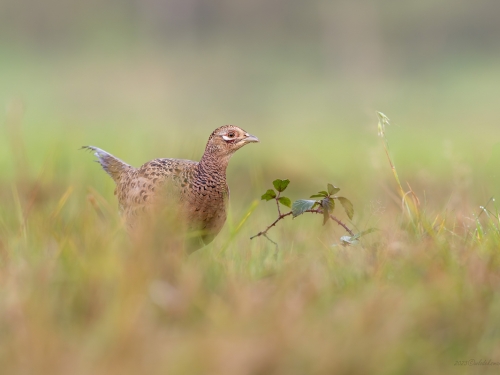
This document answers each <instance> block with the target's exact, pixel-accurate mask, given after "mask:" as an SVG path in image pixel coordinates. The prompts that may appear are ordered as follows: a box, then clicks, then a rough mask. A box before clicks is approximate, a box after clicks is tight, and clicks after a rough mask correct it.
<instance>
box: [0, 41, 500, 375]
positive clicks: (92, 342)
mask: <svg viewBox="0 0 500 375" xmlns="http://www.w3.org/2000/svg"><path fill="white" fill-rule="evenodd" d="M187 53H188V52H186V51H182V50H178V51H175V52H171V53H169V54H162V53H161V52H158V51H152V50H147V49H146V50H137V51H135V53H134V54H133V55H126V56H125V55H123V54H122V53H120V52H116V51H112V52H109V50H108V49H107V48H104V47H103V49H102V50H101V51H99V53H95V54H94V55H93V56H97V55H98V56H99V59H97V60H96V59H93V58H91V57H88V56H76V57H72V58H71V59H69V58H67V57H66V58H61V57H57V56H56V57H53V56H52V57H49V56H38V55H37V56H30V55H29V54H28V55H23V56H22V58H19V59H18V60H16V59H14V58H11V57H10V58H7V57H8V55H9V54H8V53H4V56H3V57H6V58H4V59H2V69H1V70H0V81H1V82H4V83H5V85H3V86H2V87H0V103H1V104H2V106H3V108H4V109H3V112H2V115H1V124H2V129H1V134H2V137H1V138H0V199H1V206H0V285H1V287H0V296H1V297H0V368H1V369H2V370H1V371H0V372H1V373H2V374H138V373H142V374H217V375H225V374H228V375H239V374H241V375H245V374H283V375H292V374H301V375H302V374H335V373H350V374H422V373H425V374H447V373H450V374H462V373H478V374H479V373H481V374H484V373H498V370H499V369H500V344H499V342H500V320H499V319H498V318H499V316H500V293H499V290H500V255H499V245H500V217H499V213H498V211H497V207H498V203H497V201H498V193H499V192H500V190H499V189H500V179H499V177H500V174H499V172H498V170H499V166H500V153H499V148H498V143H497V142H498V141H499V131H498V124H499V122H498V120H499V116H498V95H495V94H498V85H497V83H498V82H499V79H500V73H499V70H498V68H497V66H496V65H495V64H494V63H493V62H492V60H480V61H479V60H467V59H462V60H458V61H460V63H456V61H457V60H453V61H451V60H450V61H443V62H442V64H441V65H439V66H435V67H434V69H433V70H432V71H426V70H425V69H421V70H417V71H416V73H415V74H414V75H408V74H402V75H401V76H394V78H393V79H392V80H385V81H383V82H382V81H378V80H377V79H373V80H367V81H365V80H355V79H354V78H353V77H348V78H345V79H343V78H342V77H336V79H335V80H330V81H327V80H325V79H324V73H321V74H320V73H318V74H315V72H316V70H315V69H314V67H311V66H310V65H306V64H305V63H304V62H301V61H290V60H289V59H288V57H287V56H286V55H284V56H275V57H274V58H265V57H260V60H259V59H257V61H255V60H254V61H253V62H252V64H251V65H250V64H249V63H248V59H247V57H248V56H246V55H238V56H234V55H231V54H230V53H229V52H228V51H225V50H224V49H223V48H222V47H221V49H216V48H212V49H211V50H210V51H204V52H202V53H201V54H202V60H203V61H204V64H203V65H202V66H201V65H200V64H199V62H198V61H196V59H199V58H200V56H197V57H196V58H194V57H193V58H191V57H192V56H189V55H186V54H187ZM17 56H19V55H17ZM172 56H175V57H172ZM257 56H269V55H268V54H265V53H261V54H257ZM228 57H231V58H230V59H229V58H228ZM190 62H192V64H193V66H190V65H189V63H190ZM186 64H187V66H185V65H186ZM235 66H238V69H235V68H234V67H235ZM364 78H366V77H364ZM364 78H363V79H364ZM14 82H15V83H16V84H15V85H14ZM14 86H15V87H16V90H17V91H13V90H11V89H10V88H11V87H14ZM7 88H9V89H7ZM376 111H382V112H384V113H385V114H386V115H388V116H389V117H390V118H391V120H392V124H391V125H390V126H389V127H387V129H386V132H387V133H386V136H387V140H388V142H389V145H390V155H391V157H392V160H393V161H394V163H395V166H396V168H397V172H398V174H399V178H400V180H401V186H402V188H403V191H404V192H407V191H413V192H414V194H408V195H406V198H407V202H408V203H407V204H408V207H410V209H409V211H408V210H406V209H405V205H404V204H402V197H401V195H400V193H399V187H398V185H397V183H396V181H395V179H394V175H393V173H392V171H391V168H390V165H389V162H388V160H387V156H386V153H385V151H384V141H383V139H382V138H380V137H379V136H378V135H377V115H376ZM225 123H234V124H236V125H238V126H241V127H242V128H243V129H245V130H247V131H248V132H250V133H252V134H255V135H257V136H258V137H259V139H260V140H261V142H260V143H259V144H255V145H250V146H247V147H245V148H244V149H242V150H241V151H239V152H238V153H237V154H236V155H235V156H234V157H233V159H232V160H231V163H230V165H229V169H228V179H229V186H230V188H231V206H230V215H229V218H228V221H227V223H226V225H225V228H224V229H223V231H222V232H221V233H220V234H219V236H218V237H217V238H216V240H215V241H214V242H213V243H212V244H210V245H209V246H207V247H205V248H203V249H201V250H199V251H197V252H195V253H193V254H192V255H189V256H186V255H184V254H182V253H179V251H176V249H164V248H161V249H160V248H157V247H155V246H148V245H144V246H138V245H133V244H132V243H131V242H130V240H129V238H128V236H127V233H126V231H125V230H124V227H123V224H122V223H121V221H120V218H119V216H118V212H117V204H116V198H115V197H114V196H113V189H114V187H113V182H112V181H111V179H110V178H109V177H108V176H107V175H106V174H105V173H104V172H103V171H102V170H101V169H100V168H99V166H98V165H97V164H95V163H93V159H94V157H93V156H92V155H91V154H89V153H86V152H83V151H79V148H80V147H81V146H83V145H87V144H91V145H95V146H98V147H101V148H103V149H105V150H107V151H109V152H111V153H112V154H114V155H116V156H118V157H120V158H121V159H123V160H125V161H126V162H128V163H130V164H132V165H135V166H139V165H140V164H142V163H143V162H145V161H147V160H150V159H152V158H155V157H178V158H187V159H193V160H197V159H198V158H199V157H200V156H201V154H202V152H203V148H204V145H205V142H206V139H207V137H208V135H209V134H210V132H211V131H212V130H213V129H215V128H216V127H218V126H220V125H222V124H225ZM276 178H282V179H285V178H288V179H290V181H291V183H290V186H289V188H288V189H287V194H286V195H287V196H289V197H290V198H291V199H292V200H296V199H300V198H308V197H309V195H311V194H314V193H316V192H317V191H318V190H323V189H325V187H326V184H327V183H332V184H334V185H336V186H338V187H340V188H341V191H340V193H341V195H344V196H346V197H348V198H349V199H350V200H351V201H352V202H353V204H354V210H355V214H354V217H353V220H352V221H351V220H348V218H347V217H346V215H345V213H343V212H342V210H341V209H340V208H337V209H336V210H335V212H334V214H335V215H336V216H338V217H339V218H340V219H341V220H343V221H345V222H346V223H347V225H348V226H349V227H350V228H352V229H353V231H355V232H356V233H357V232H360V231H363V230H366V229H368V228H377V229H378V230H377V231H375V232H373V233H370V234H368V235H366V236H364V237H362V239H361V241H360V243H359V244H356V245H353V246H342V244H341V243H340V237H341V236H343V235H345V234H346V233H345V231H344V230H343V229H342V228H341V227H339V226H338V225H336V224H335V223H333V222H331V221H330V222H328V223H327V224H326V225H324V226H323V225H322V218H321V217H320V215H306V214H304V215H302V216H300V217H297V218H295V219H293V220H292V219H290V218H288V219H286V220H283V221H282V222H280V223H278V225H277V226H276V227H275V228H273V229H271V230H270V232H269V236H270V237H271V238H272V239H273V240H274V241H276V242H277V243H278V244H279V249H278V250H276V248H275V246H274V245H273V244H272V243H271V242H269V241H267V240H266V239H265V238H255V239H253V240H250V239H249V238H250V237H251V236H252V235H254V234H256V233H258V232H259V231H261V230H263V229H265V228H266V227H267V225H268V224H270V223H271V222H272V221H273V220H274V219H275V218H276V216H277V215H276V208H275V206H274V204H273V202H265V201H261V200H260V196H261V195H262V194H263V193H264V192H265V191H266V190H267V189H268V188H271V187H272V181H273V180H274V179H276ZM495 197H497V200H494V199H492V198H495ZM481 206H486V209H482V208H480V207H481ZM481 361H482V362H481ZM488 361H489V362H490V364H489V365H485V364H484V362H488ZM481 363H483V364H481ZM492 363H497V364H496V365H495V364H492Z"/></svg>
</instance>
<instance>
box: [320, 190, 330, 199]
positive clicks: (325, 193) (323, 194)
mask: <svg viewBox="0 0 500 375" xmlns="http://www.w3.org/2000/svg"><path fill="white" fill-rule="evenodd" d="M318 194H319V195H321V196H323V197H328V193H327V192H326V191H324V190H321V191H320V192H318Z"/></svg>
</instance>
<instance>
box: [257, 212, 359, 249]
mask: <svg viewBox="0 0 500 375" xmlns="http://www.w3.org/2000/svg"><path fill="white" fill-rule="evenodd" d="M304 212H310V213H313V214H323V210H322V209H319V208H318V209H315V210H306V211H304ZM291 214H292V211H290V212H287V213H286V214H281V213H280V215H279V216H278V218H277V219H276V220H275V221H274V222H273V223H271V224H270V225H269V226H268V227H267V228H266V229H265V230H263V231H261V232H259V233H257V234H256V235H255V236H252V237H250V239H251V240H252V239H254V238H255V237H259V236H264V237H266V238H267V239H268V240H269V241H271V242H272V243H273V244H275V245H276V246H278V244H277V243H276V242H274V241H273V240H271V239H270V238H269V237H268V236H267V232H268V231H269V230H270V229H271V228H272V227H274V226H275V225H276V224H277V223H278V221H280V220H282V219H284V218H285V217H287V216H290V215H291ZM330 218H331V219H332V220H333V221H335V222H336V223H337V224H338V225H340V226H341V227H342V228H344V229H345V230H346V232H347V233H349V234H350V235H351V236H354V233H353V232H352V231H351V230H350V229H349V227H348V226H347V225H345V224H344V223H343V222H342V221H341V220H340V219H337V218H336V217H335V216H333V215H330Z"/></svg>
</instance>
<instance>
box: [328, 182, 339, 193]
mask: <svg viewBox="0 0 500 375" xmlns="http://www.w3.org/2000/svg"><path fill="white" fill-rule="evenodd" d="M327 187H328V194H329V195H333V194H337V193H338V192H339V191H340V188H338V187H336V186H333V185H332V184H328V185H327Z"/></svg>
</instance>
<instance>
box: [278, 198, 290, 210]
mask: <svg viewBox="0 0 500 375" xmlns="http://www.w3.org/2000/svg"><path fill="white" fill-rule="evenodd" d="M278 202H280V203H281V204H282V205H283V206H287V207H289V208H292V201H291V200H290V198H287V197H279V199H278Z"/></svg>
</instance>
